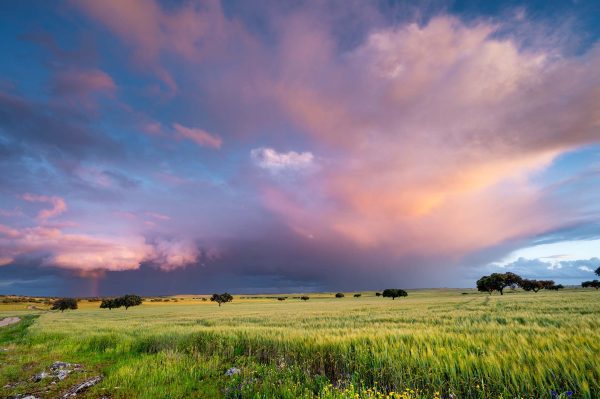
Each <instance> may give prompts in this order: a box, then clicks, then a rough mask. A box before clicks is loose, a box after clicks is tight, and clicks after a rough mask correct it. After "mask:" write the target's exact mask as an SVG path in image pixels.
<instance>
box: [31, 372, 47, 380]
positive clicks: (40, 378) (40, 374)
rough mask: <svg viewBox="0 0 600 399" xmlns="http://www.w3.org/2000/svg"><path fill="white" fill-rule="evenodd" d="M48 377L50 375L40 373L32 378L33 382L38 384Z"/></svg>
mask: <svg viewBox="0 0 600 399" xmlns="http://www.w3.org/2000/svg"><path fill="white" fill-rule="evenodd" d="M49 376H50V374H48V373H46V372H45V371H42V372H41V373H37V374H36V375H34V376H33V381H34V382H40V381H41V380H43V379H44V378H48V377H49Z"/></svg>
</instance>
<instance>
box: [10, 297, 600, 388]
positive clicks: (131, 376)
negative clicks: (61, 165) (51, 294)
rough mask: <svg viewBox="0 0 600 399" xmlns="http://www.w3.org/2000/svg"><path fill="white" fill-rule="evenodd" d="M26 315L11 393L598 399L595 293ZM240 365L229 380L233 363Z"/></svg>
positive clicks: (599, 302) (13, 334)
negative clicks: (64, 368) (69, 368)
mask: <svg viewBox="0 0 600 399" xmlns="http://www.w3.org/2000/svg"><path fill="white" fill-rule="evenodd" d="M15 315H18V316H21V317H23V321H22V322H21V323H19V324H17V325H13V326H9V327H3V328H2V329H1V330H0V347H1V348H2V349H3V350H2V351H1V352H0V361H1V364H0V384H1V385H0V386H2V387H4V388H1V389H2V390H3V391H2V397H11V396H16V395H18V394H25V393H35V395H36V396H38V397H41V398H53V397H57V396H58V395H59V393H60V392H62V391H61V390H64V389H66V388H67V386H68V385H69V384H72V383H73V381H74V380H76V379H84V378H85V377H88V376H90V375H97V374H101V375H103V376H104V378H103V380H102V382H101V383H100V384H98V385H96V386H94V387H92V388H91V389H89V390H88V391H87V392H85V394H83V395H80V397H89V398H100V397H106V398H221V397H225V398H272V397H277V398H545V397H547V398H551V397H552V394H551V391H554V392H555V394H554V396H556V397H565V398H566V397H568V396H569V394H568V392H569V391H571V392H573V393H572V394H570V397H571V398H588V399H591V398H598V397H600V317H599V316H600V292H597V291H596V290H583V289H567V290H565V291H563V292H539V293H537V294H535V293H529V292H522V291H515V292H508V293H507V294H505V295H504V296H499V295H492V296H490V295H487V294H481V293H477V292H474V291H471V290H413V291H409V296H408V297H407V298H401V299H396V300H391V299H389V298H381V297H375V296H374V293H373V292H364V293H362V296H361V297H360V298H354V297H353V296H352V295H351V293H348V294H347V295H346V297H345V298H339V299H336V298H334V297H333V294H311V299H310V300H309V301H306V302H304V301H300V300H299V299H296V298H293V295H288V299H287V300H285V301H277V300H276V299H273V298H261V297H247V296H245V297H243V298H240V297H239V296H235V299H234V301H233V302H232V303H228V304H224V305H223V306H221V307H219V306H217V305H216V304H214V303H211V302H207V301H201V300H199V299H197V298H194V297H179V299H178V302H176V303H175V302H169V303H163V302H160V303H155V302H144V304H143V305H141V306H139V307H136V308H130V309H128V310H124V309H113V310H106V309H99V308H98V303H97V302H85V301H82V302H80V309H78V310H76V311H66V312H64V313H60V312H47V311H41V310H30V309H27V306H26V304H18V305H1V306H0V317H6V316H15ZM58 360H60V361H67V362H75V363H80V364H82V365H83V366H84V368H85V371H83V372H81V373H78V374H76V375H75V374H74V375H72V376H71V377H70V380H69V381H66V380H65V381H60V382H59V383H57V384H54V385H52V386H50V387H42V386H40V383H35V382H32V381H31V380H30V378H31V376H32V375H34V374H35V373H37V372H40V371H42V370H44V369H45V368H47V367H48V366H49V365H50V364H51V363H52V362H54V361H58ZM233 367H235V368H237V369H239V373H238V374H235V375H233V376H228V375H225V373H226V371H227V370H229V369H230V368H233Z"/></svg>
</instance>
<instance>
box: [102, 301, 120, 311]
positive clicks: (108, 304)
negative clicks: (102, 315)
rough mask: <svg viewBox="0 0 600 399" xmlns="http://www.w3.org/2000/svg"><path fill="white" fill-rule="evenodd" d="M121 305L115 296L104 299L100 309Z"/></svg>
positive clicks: (110, 308)
mask: <svg viewBox="0 0 600 399" xmlns="http://www.w3.org/2000/svg"><path fill="white" fill-rule="evenodd" d="M120 306H121V305H119V304H118V303H117V301H115V300H114V299H113V298H108V299H103V300H102V303H100V309H109V310H112V309H114V308H118V307H120Z"/></svg>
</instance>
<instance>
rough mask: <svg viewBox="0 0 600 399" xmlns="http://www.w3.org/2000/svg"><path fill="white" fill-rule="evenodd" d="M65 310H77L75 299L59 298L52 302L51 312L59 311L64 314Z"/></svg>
mask: <svg viewBox="0 0 600 399" xmlns="http://www.w3.org/2000/svg"><path fill="white" fill-rule="evenodd" d="M67 309H77V299H75V298H59V299H57V300H55V301H54V302H52V310H60V311H61V312H64V311H65V310H67Z"/></svg>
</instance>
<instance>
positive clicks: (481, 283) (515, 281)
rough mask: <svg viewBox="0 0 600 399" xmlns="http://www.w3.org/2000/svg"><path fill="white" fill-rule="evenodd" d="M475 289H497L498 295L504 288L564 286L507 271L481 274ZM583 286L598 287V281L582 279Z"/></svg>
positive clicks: (540, 288)
mask: <svg viewBox="0 0 600 399" xmlns="http://www.w3.org/2000/svg"><path fill="white" fill-rule="evenodd" d="M594 273H596V275H598V276H600V267H598V268H597V269H596V270H595V272H594ZM476 284H477V290H478V291H481V292H487V293H489V294H490V295H491V294H492V292H494V291H498V292H499V293H500V295H504V289H505V288H508V287H510V288H512V289H515V288H517V287H520V288H522V289H523V290H525V291H533V292H538V291H540V290H554V291H558V290H561V289H563V288H565V287H564V286H563V285H562V284H555V283H554V281H553V280H531V279H526V278H523V277H521V276H519V275H518V274H515V273H511V272H507V273H492V274H490V275H489V276H483V277H481V278H480V279H479V280H477V283H476ZM581 286H582V287H583V288H588V287H591V288H595V289H598V288H600V281H598V280H592V281H584V282H582V283H581Z"/></svg>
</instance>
